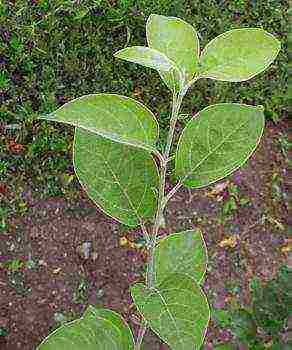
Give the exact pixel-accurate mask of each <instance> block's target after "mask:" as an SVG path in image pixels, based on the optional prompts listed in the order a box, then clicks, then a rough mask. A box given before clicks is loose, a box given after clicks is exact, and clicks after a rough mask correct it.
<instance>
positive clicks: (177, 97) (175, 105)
mask: <svg viewBox="0 0 292 350" xmlns="http://www.w3.org/2000/svg"><path fill="white" fill-rule="evenodd" d="M186 92H187V88H184V89H182V90H181V91H180V92H179V93H175V92H174V93H173V100H172V112H171V119H170V127H169V132H168V137H167V143H166V147H165V151H164V153H163V155H162V158H160V165H161V171H160V185H159V193H158V204H157V212H156V216H155V221H154V225H153V232H152V235H151V237H150V242H149V245H148V252H149V261H148V265H147V276H146V285H147V287H148V288H153V287H154V285H155V262H154V249H155V245H156V240H157V234H158V230H159V227H160V226H161V221H162V219H163V210H164V208H165V195H164V194H165V182H166V172H167V163H168V160H169V155H170V151H171V146H172V141H173V136H174V132H175V126H176V122H177V118H178V113H179V110H180V107H181V103H182V100H183V97H184V95H185V94H186ZM147 328H148V326H147V322H146V320H143V322H142V324H141V326H140V329H139V332H138V338H137V340H136V344H135V350H140V348H141V344H142V341H143V337H144V335H145V333H146V331H147Z"/></svg>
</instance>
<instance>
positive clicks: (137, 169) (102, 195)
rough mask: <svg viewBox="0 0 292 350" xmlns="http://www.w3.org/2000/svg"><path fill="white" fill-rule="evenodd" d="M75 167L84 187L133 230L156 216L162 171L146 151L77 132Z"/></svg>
mask: <svg viewBox="0 0 292 350" xmlns="http://www.w3.org/2000/svg"><path fill="white" fill-rule="evenodd" d="M74 166H75V171H76V175H77V177H78V179H79V181H80V183H81V185H82V186H83V187H84V189H85V190H86V191H87V193H88V195H89V197H90V198H91V199H92V200H93V201H94V202H95V203H96V205H97V206H99V207H100V208H101V209H102V210H103V211H105V213H106V214H108V215H110V216H112V217H114V218H115V219H117V220H118V221H120V222H122V223H124V224H126V225H129V226H137V225H139V223H140V222H142V221H145V220H147V219H151V218H152V217H153V216H154V215H155V210H156V204H157V200H156V194H155V190H157V188H158V183H159V180H158V170H157V167H156V164H155V162H154V160H153V158H152V157H151V155H150V154H149V153H148V152H146V151H145V150H142V149H138V148H134V147H130V146H127V145H124V144H121V143H117V142H112V141H111V140H108V139H106V138H103V137H100V136H97V135H95V134H93V133H90V132H88V131H85V130H82V129H79V128H77V129H76V132H75V142H74Z"/></svg>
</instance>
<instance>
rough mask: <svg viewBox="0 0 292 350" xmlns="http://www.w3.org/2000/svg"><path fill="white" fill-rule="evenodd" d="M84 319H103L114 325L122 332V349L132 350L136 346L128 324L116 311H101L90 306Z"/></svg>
mask: <svg viewBox="0 0 292 350" xmlns="http://www.w3.org/2000/svg"><path fill="white" fill-rule="evenodd" d="M83 318H84V319H89V320H90V319H91V318H95V319H97V318H102V319H104V320H107V321H109V322H110V323H111V324H112V325H114V326H115V327H116V328H118V329H119V330H120V332H121V343H122V344H123V348H122V349H127V350H128V349H132V348H133V344H134V338H133V334H132V332H131V329H130V328H129V326H128V325H127V323H126V322H125V321H124V320H123V318H122V317H121V316H120V315H119V314H118V313H117V312H115V311H113V310H108V309H100V308H96V307H93V306H92V305H89V306H88V307H87V309H86V311H85V313H84V315H83Z"/></svg>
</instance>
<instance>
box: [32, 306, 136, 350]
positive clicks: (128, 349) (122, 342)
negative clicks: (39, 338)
mask: <svg viewBox="0 0 292 350" xmlns="http://www.w3.org/2000/svg"><path fill="white" fill-rule="evenodd" d="M104 316H105V317H104V318H103V317H102V315H98V314H97V315H96V314H95V311H93V307H90V310H87V311H86V312H85V316H84V317H82V318H80V319H78V320H75V321H72V322H69V323H67V324H65V325H63V326H61V327H60V328H58V329H57V330H55V331H54V332H52V333H51V334H50V335H49V336H48V337H47V338H46V339H45V340H44V341H43V342H42V343H41V344H40V345H39V346H38V347H37V350H81V349H82V350H96V349H103V350H133V349H134V343H133V338H132V337H131V338H130V337H129V336H128V333H129V332H131V331H130V329H129V328H128V326H126V325H124V324H121V322H122V321H121V320H119V322H117V321H116V319H117V316H116V315H115V316H114V317H110V315H109V314H108V315H106V314H105V315H104ZM112 319H113V322H112V321H111V320H112Z"/></svg>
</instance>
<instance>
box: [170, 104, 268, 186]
mask: <svg viewBox="0 0 292 350" xmlns="http://www.w3.org/2000/svg"><path fill="white" fill-rule="evenodd" d="M264 123H265V117H264V114H263V110H262V106H259V107H254V106H247V105H241V104H237V103H220V104H216V105H212V106H209V107H207V108H205V109H203V110H202V111H201V112H199V113H198V114H197V115H196V116H195V117H194V118H193V119H191V120H190V121H189V122H188V124H187V125H186V127H185V129H184V130H183V132H182V135H181V137H180V140H179V143H178V147H177V154H176V164H175V172H176V176H177V177H178V178H179V179H180V181H181V182H182V183H183V184H184V185H185V186H187V187H193V188H200V187H203V186H207V185H210V184H211V183H213V182H215V181H218V180H220V179H223V178H224V177H226V176H228V175H230V174H231V173H232V172H233V171H235V170H236V169H238V168H239V167H240V166H242V165H243V164H244V163H245V162H246V161H247V159H248V158H249V157H250V156H251V155H252V153H253V152H254V150H255V149H256V147H257V145H258V143H259V141H260V138H261V135H262V133H263V128H264Z"/></svg>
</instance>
